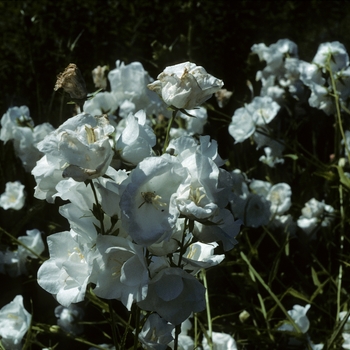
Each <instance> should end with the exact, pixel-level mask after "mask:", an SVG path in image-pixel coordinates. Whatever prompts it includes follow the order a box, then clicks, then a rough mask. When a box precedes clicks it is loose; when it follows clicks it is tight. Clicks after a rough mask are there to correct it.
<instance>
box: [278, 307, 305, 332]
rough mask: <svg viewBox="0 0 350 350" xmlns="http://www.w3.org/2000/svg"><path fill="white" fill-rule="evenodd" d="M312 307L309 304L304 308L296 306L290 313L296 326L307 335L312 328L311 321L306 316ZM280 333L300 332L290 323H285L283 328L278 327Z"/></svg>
mask: <svg viewBox="0 0 350 350" xmlns="http://www.w3.org/2000/svg"><path fill="white" fill-rule="evenodd" d="M310 307H311V305H310V304H307V305H305V307H304V306H301V305H294V306H293V309H292V310H289V311H288V314H289V315H290V316H291V318H292V319H293V320H294V322H295V323H296V325H297V326H298V327H299V329H300V331H301V332H302V333H306V332H307V331H308V330H309V327H310V321H309V319H308V317H307V316H306V313H307V312H308V310H309V309H310ZM278 330H279V331H287V332H297V331H298V330H297V329H295V328H294V326H293V325H292V324H290V323H284V324H283V325H282V326H280V327H278Z"/></svg>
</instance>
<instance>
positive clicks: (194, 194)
mask: <svg viewBox="0 0 350 350" xmlns="http://www.w3.org/2000/svg"><path fill="white" fill-rule="evenodd" d="M203 198H205V193H202V194H201V191H200V189H199V188H198V187H197V188H196V189H194V188H193V187H191V188H190V194H189V196H188V199H190V200H191V201H192V202H194V203H195V204H196V205H197V207H199V204H200V201H201V200H202V199H203Z"/></svg>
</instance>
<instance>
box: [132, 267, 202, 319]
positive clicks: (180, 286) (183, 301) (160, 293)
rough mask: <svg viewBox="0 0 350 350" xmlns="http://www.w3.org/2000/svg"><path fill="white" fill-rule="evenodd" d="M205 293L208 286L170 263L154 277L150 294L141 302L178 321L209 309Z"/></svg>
mask: <svg viewBox="0 0 350 350" xmlns="http://www.w3.org/2000/svg"><path fill="white" fill-rule="evenodd" d="M204 294H205V288H204V286H203V285H202V284H201V283H200V282H199V281H198V280H197V279H196V278H195V277H193V276H192V275H190V274H189V273H187V272H185V271H184V270H182V269H180V268H177V267H169V268H164V269H162V270H161V271H160V272H158V273H157V274H156V275H155V276H154V277H152V279H151V281H150V283H149V285H148V294H147V297H146V299H145V300H143V301H141V302H139V303H138V305H139V306H140V307H141V308H142V309H144V310H147V311H155V312H157V313H158V315H160V316H161V317H162V318H164V319H165V320H167V321H169V322H171V323H172V324H174V325H178V324H180V323H181V322H183V321H185V320H186V318H188V317H189V316H190V314H191V313H192V312H199V311H202V310H204V309H205V298H204Z"/></svg>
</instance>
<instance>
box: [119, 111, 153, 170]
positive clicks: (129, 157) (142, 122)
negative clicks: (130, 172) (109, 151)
mask: <svg viewBox="0 0 350 350" xmlns="http://www.w3.org/2000/svg"><path fill="white" fill-rule="evenodd" d="M155 144H156V135H155V134H154V132H153V130H152V128H151V127H150V126H149V125H148V124H147V120H146V113H145V111H143V110H140V111H138V112H137V113H136V114H135V115H133V114H129V116H128V117H127V118H126V119H125V129H124V130H123V131H122V133H121V134H120V135H119V137H118V139H117V141H116V145H115V148H116V150H117V151H118V152H119V153H120V156H121V157H122V159H123V160H124V161H126V162H127V163H130V164H133V165H137V164H138V163H140V162H141V161H142V160H143V159H145V158H147V157H150V156H152V154H153V150H152V147H153V146H154V145H155Z"/></svg>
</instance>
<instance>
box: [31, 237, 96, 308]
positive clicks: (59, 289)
mask: <svg viewBox="0 0 350 350" xmlns="http://www.w3.org/2000/svg"><path fill="white" fill-rule="evenodd" d="M79 241H83V239H81V237H80V236H78V235H77V234H76V233H75V232H73V231H71V232H67V231H65V232H59V233H55V234H53V235H51V236H49V237H48V238H47V244H48V246H49V253H50V259H49V260H46V261H45V262H44V263H43V264H42V265H41V266H40V268H39V270H38V284H39V285H40V287H42V288H43V289H45V290H46V291H47V292H49V293H51V294H53V295H54V296H55V297H56V299H57V301H58V302H59V303H60V304H61V305H63V306H65V307H69V305H70V304H71V303H78V302H79V301H82V300H84V296H85V291H86V286H87V284H88V283H89V278H90V274H91V270H92V261H93V258H94V249H93V246H94V243H95V242H94V241H93V240H91V241H90V242H89V243H86V242H84V243H81V242H79Z"/></svg>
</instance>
